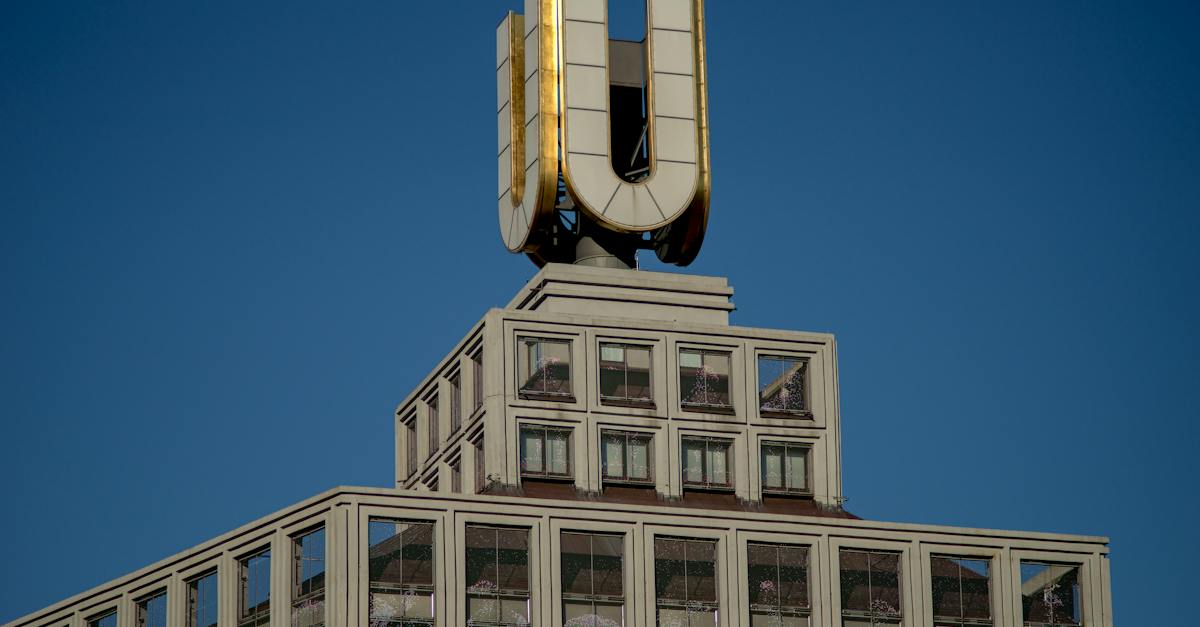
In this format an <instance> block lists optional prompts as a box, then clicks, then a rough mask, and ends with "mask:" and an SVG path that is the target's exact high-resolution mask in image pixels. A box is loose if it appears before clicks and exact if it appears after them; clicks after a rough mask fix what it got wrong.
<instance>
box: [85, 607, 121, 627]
mask: <svg viewBox="0 0 1200 627" xmlns="http://www.w3.org/2000/svg"><path fill="white" fill-rule="evenodd" d="M87 624H88V627H117V611H116V610H113V611H111V612H108V613H107V614H101V615H99V616H97V617H95V618H89V619H88V622H87Z"/></svg>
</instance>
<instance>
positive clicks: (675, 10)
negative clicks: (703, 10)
mask: <svg viewBox="0 0 1200 627" xmlns="http://www.w3.org/2000/svg"><path fill="white" fill-rule="evenodd" d="M649 1H650V15H651V17H653V18H654V28H669V29H672V30H688V31H690V30H692V3H693V2H694V0H649Z"/></svg>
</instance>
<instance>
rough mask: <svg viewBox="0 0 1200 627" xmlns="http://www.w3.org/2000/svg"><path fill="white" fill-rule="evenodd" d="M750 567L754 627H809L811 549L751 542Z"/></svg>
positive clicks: (747, 546) (810, 608)
mask: <svg viewBox="0 0 1200 627" xmlns="http://www.w3.org/2000/svg"><path fill="white" fill-rule="evenodd" d="M746 565H747V569H748V573H749V575H750V578H749V583H748V585H749V595H748V598H749V599H750V624H751V625H752V626H753V627H758V626H760V625H780V626H782V625H787V626H788V627H807V626H808V625H809V618H810V616H811V614H812V605H811V604H810V602H809V598H808V590H809V588H808V547H803V546H792V545H786V544H762V543H750V544H747V545H746Z"/></svg>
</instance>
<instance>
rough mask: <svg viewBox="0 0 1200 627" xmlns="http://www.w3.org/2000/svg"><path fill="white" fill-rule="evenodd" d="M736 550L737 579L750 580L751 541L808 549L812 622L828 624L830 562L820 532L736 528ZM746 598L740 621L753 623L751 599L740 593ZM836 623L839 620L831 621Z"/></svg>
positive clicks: (809, 597)
mask: <svg viewBox="0 0 1200 627" xmlns="http://www.w3.org/2000/svg"><path fill="white" fill-rule="evenodd" d="M735 534H736V535H735V538H734V541H735V553H736V558H737V562H736V566H735V568H736V569H737V570H736V574H737V577H736V579H735V580H736V581H739V582H743V585H745V583H748V582H749V580H750V565H749V554H748V551H749V549H748V545H750V544H751V543H764V544H789V545H792V546H799V547H804V548H807V549H808V567H809V570H808V604H809V608H810V612H809V617H810V619H809V622H810V624H811V625H814V626H816V625H825V624H826V621H825V616H826V611H827V607H826V600H827V598H828V596H829V595H828V593H827V592H826V590H825V583H824V582H825V579H824V578H823V577H822V573H824V572H828V567H827V563H828V561H829V556H828V555H827V554H826V551H825V543H824V542H823V538H822V537H821V536H819V535H810V534H803V533H800V534H796V533H780V532H774V531H747V530H738V531H736V532H735ZM740 598H745V599H746V602H745V603H742V604H740V607H739V608H738V612H739V620H740V624H744V625H749V624H750V602H749V597H748V596H746V597H742V596H741V593H739V599H740ZM830 624H836V623H830Z"/></svg>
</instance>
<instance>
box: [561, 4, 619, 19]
mask: <svg viewBox="0 0 1200 627" xmlns="http://www.w3.org/2000/svg"><path fill="white" fill-rule="evenodd" d="M612 1H614V2H623V1H624V0H612ZM565 2H566V5H567V6H566V9H565V11H564V13H563V14H564V15H565V16H566V18H567V19H568V20H584V21H588V22H604V21H607V19H608V6H607V4H606V3H605V1H604V0H565Z"/></svg>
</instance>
